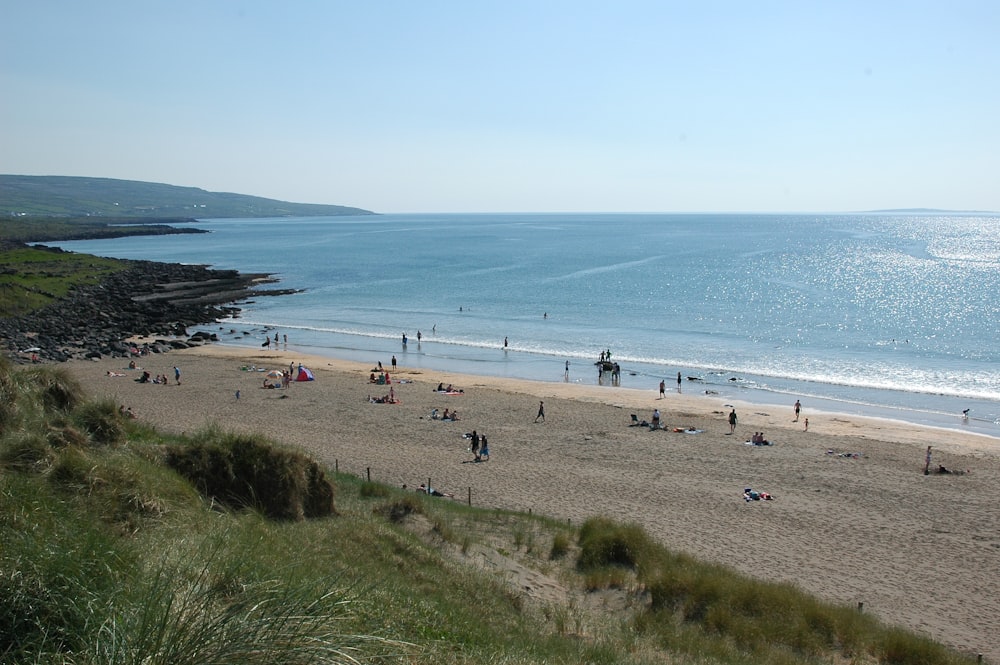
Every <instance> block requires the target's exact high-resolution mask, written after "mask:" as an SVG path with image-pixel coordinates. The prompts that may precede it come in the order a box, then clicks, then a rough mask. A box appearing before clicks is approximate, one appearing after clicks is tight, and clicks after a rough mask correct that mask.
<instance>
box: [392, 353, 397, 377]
mask: <svg viewBox="0 0 1000 665" xmlns="http://www.w3.org/2000/svg"><path fill="white" fill-rule="evenodd" d="M392 373H393V374H395V373H396V356H393V357H392Z"/></svg>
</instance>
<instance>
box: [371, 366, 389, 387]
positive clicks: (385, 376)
mask: <svg viewBox="0 0 1000 665" xmlns="http://www.w3.org/2000/svg"><path fill="white" fill-rule="evenodd" d="M379 364H381V363H379ZM368 383H377V384H378V385H380V386H386V385H389V384H390V383H392V379H391V378H390V377H389V372H382V371H380V372H379V373H378V376H375V372H372V373H371V374H369V375H368Z"/></svg>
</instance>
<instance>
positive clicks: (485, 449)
mask: <svg viewBox="0 0 1000 665" xmlns="http://www.w3.org/2000/svg"><path fill="white" fill-rule="evenodd" d="M466 436H467V437H468V438H469V439H471V441H472V442H471V443H470V445H469V452H471V453H472V455H473V457H474V459H473V460H472V461H473V462H486V461H488V460H489V459H490V446H489V443H488V442H487V441H486V435H485V434H479V433H477V432H476V430H472V434H466Z"/></svg>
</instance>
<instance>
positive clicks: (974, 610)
mask: <svg viewBox="0 0 1000 665" xmlns="http://www.w3.org/2000/svg"><path fill="white" fill-rule="evenodd" d="M299 361H302V362H305V363H306V364H307V366H308V367H309V368H310V369H312V370H313V371H314V373H315V375H316V381H314V382H310V383H293V384H292V386H291V387H290V388H289V389H288V390H287V391H284V390H264V389H262V388H260V385H261V383H262V381H263V374H262V373H260V372H255V371H243V370H241V369H240V368H241V366H243V365H250V364H253V365H256V366H258V367H267V368H269V369H271V368H287V367H288V365H289V363H290V362H294V363H298V362H299ZM383 362H384V360H383ZM140 364H142V365H143V366H145V367H146V368H147V369H148V370H150V371H151V372H152V373H153V374H154V375H155V374H161V373H165V374H167V376H168V377H170V382H171V385H167V386H158V385H142V384H137V383H135V382H134V381H132V380H131V378H132V376H134V374H135V373H134V372H126V373H128V374H129V376H127V377H117V378H112V377H108V376H107V371H108V370H115V371H122V366H123V365H124V363H123V362H122V361H121V360H120V359H117V360H101V361H96V362H91V361H76V362H73V363H68V364H67V367H68V368H69V370H70V371H71V372H72V373H73V374H75V375H76V376H78V377H79V378H80V379H82V380H83V381H84V382H85V383H86V385H88V386H90V387H91V388H92V389H93V391H94V393H95V395H97V396H105V395H106V396H109V397H110V398H111V399H113V400H115V401H116V402H117V403H120V404H123V405H127V406H130V407H132V408H133V409H134V410H135V411H136V412H137V414H138V415H139V417H140V418H142V419H144V420H147V421H149V422H151V423H153V424H155V425H156V426H158V427H160V428H163V429H165V430H171V431H177V432H180V431H188V432H190V431H193V430H195V429H197V428H199V427H202V426H204V425H206V424H208V423H217V424H219V425H222V426H223V427H225V428H226V429H230V430H247V431H254V432H259V433H262V434H264V435H266V436H268V437H270V438H273V439H274V440H277V441H282V442H286V443H290V444H294V445H296V446H300V447H301V448H304V449H305V450H307V451H308V452H309V453H311V454H312V455H314V456H315V457H316V458H317V459H320V460H322V461H324V462H325V463H327V464H329V465H330V466H331V467H332V466H334V465H336V466H337V467H338V468H339V470H340V471H346V472H351V473H357V474H359V475H364V474H366V473H368V472H369V471H370V473H371V476H372V479H373V480H378V481H382V482H386V483H389V484H394V485H400V484H403V483H407V484H410V485H416V484H419V483H420V482H425V481H427V479H428V478H430V479H431V480H432V482H433V483H434V485H435V486H438V487H441V488H442V489H445V490H448V491H452V492H455V493H456V494H457V495H458V496H459V497H461V498H463V499H464V498H466V497H467V495H468V493H469V491H470V488H471V496H472V501H473V503H474V504H476V505H480V506H489V507H500V508H510V509H518V510H528V509H531V510H532V511H534V512H536V513H543V514H547V515H551V516H553V517H559V518H564V519H572V520H573V521H574V522H577V523H578V522H580V521H582V520H583V519H585V518H586V517H588V516H591V515H595V514H604V515H608V516H611V517H613V518H616V519H619V520H622V521H629V522H637V523H639V524H641V525H642V526H643V527H644V528H645V529H646V530H647V531H648V532H649V533H650V534H652V535H653V536H654V537H655V538H657V539H659V540H660V541H662V542H664V543H665V544H667V545H669V546H670V547H672V548H675V549H677V550H682V551H687V552H690V553H692V554H694V555H697V556H699V557H701V558H704V559H708V560H711V561H716V562H720V563H725V564H728V565H730V566H733V567H735V568H737V569H739V570H741V571H743V572H745V573H748V574H751V575H754V576H757V577H760V578H765V579H769V580H781V581H788V582H794V583H796V584H798V585H799V586H801V587H802V588H804V589H806V590H808V591H810V592H813V593H815V594H818V595H819V596H821V597H824V598H826V599H829V600H833V601H837V602H843V603H847V604H850V605H852V606H854V605H856V604H857V603H859V602H863V603H864V608H865V611H866V612H871V613H875V614H877V615H878V616H879V617H881V618H883V619H884V620H886V621H889V622H894V623H899V624H902V625H905V626H907V627H909V628H912V629H916V630H918V631H921V632H923V633H925V634H927V635H929V636H931V637H933V638H935V639H938V640H941V641H943V642H945V643H947V644H950V645H952V646H955V647H958V648H960V649H963V650H966V651H969V652H972V653H983V654H984V656H985V657H986V658H987V659H989V660H990V661H993V662H1000V502H998V499H997V490H998V488H1000V440H997V439H993V438H989V437H980V436H975V435H969V434H963V433H960V432H946V431H944V430H938V429H932V428H921V427H916V426H910V425H906V424H903V423H897V422H893V421H884V420H874V419H862V418H857V417H853V416H844V415H836V414H824V413H817V412H812V411H810V409H809V408H808V405H804V409H803V414H802V415H803V417H808V418H809V419H810V426H809V431H808V432H804V431H803V429H802V423H793V422H792V418H793V414H792V410H791V405H788V406H782V407H773V406H770V407H769V406H761V405H749V404H740V403H735V407H736V410H737V413H738V414H739V416H740V424H739V426H738V428H737V432H736V435H733V436H730V435H729V434H728V431H729V426H728V424H727V423H726V422H725V414H727V413H728V411H729V409H728V408H727V407H725V406H724V405H723V404H722V403H721V401H720V400H719V399H718V398H713V397H710V396H704V395H690V396H689V395H677V394H676V393H668V394H667V397H666V399H663V400H659V399H657V396H658V393H657V390H656V388H655V386H650V390H648V391H642V390H630V389H620V388H608V387H599V386H578V385H573V384H549V383H536V382H529V381H517V380H509V379H497V378H483V377H471V376H460V375H449V374H446V373H436V372H435V373H431V372H427V373H421V372H412V373H411V372H409V371H407V370H406V369H405V368H401V369H400V371H399V373H398V375H394V376H393V379H394V381H393V389H394V391H395V393H396V395H397V397H399V398H400V399H401V400H402V403H401V404H397V405H383V404H369V403H368V402H367V397H368V395H369V394H375V395H380V394H384V393H386V392H388V389H387V387H385V386H372V385H370V384H369V383H368V375H369V370H370V369H371V368H370V367H368V366H361V365H357V364H352V363H345V362H340V361H334V362H331V361H330V360H329V359H325V358H324V359H320V358H306V357H305V356H301V355H295V354H292V353H289V352H278V351H271V352H267V353H260V352H255V351H252V350H251V351H246V350H241V349H236V348H233V347H223V346H219V345H215V346H206V347H202V348H199V349H191V350H185V351H174V352H171V353H169V354H165V355H159V356H156V355H154V356H151V357H148V358H143V359H141V361H140ZM174 365H178V366H179V367H180V368H181V371H182V377H181V379H182V384H181V385H180V386H177V385H174V382H173V370H172V367H173V366H174ZM398 379H403V380H408V381H411V382H410V383H402V384H400V383H398V382H397V380H398ZM441 381H443V382H445V383H446V384H447V383H449V382H451V383H454V384H455V385H456V386H459V387H461V388H463V389H464V390H465V394H464V395H462V396H455V397H445V396H441V395H439V394H437V393H435V392H433V388H434V387H436V386H437V384H438V382H441ZM237 389H239V390H240V392H241V397H240V399H239V400H237V399H236V397H235V392H236V390H237ZM539 399H544V400H545V406H546V417H547V420H546V422H544V423H537V424H535V423H533V419H534V417H535V413H536V411H537V407H538V401H539ZM435 407H436V408H438V409H441V410H443V409H444V408H445V407H449V408H457V409H458V410H459V413H460V415H461V418H462V420H461V421H460V422H456V423H448V422H441V421H435V420H430V419H429V417H428V414H429V413H430V410H431V409H432V408H435ZM656 407H659V408H660V410H661V412H662V413H663V417H664V421H665V423H666V424H667V425H668V426H669V427H671V428H673V427H675V426H688V425H694V426H695V427H697V428H700V429H703V430H704V432H702V433H700V434H694V435H692V434H683V433H675V432H672V431H669V432H667V431H650V430H649V429H648V428H643V427H629V426H628V421H629V415H630V414H631V413H635V414H637V415H638V416H639V417H640V418H644V419H649V418H650V415H651V413H652V410H653V409H654V408H656ZM473 429H476V430H478V431H479V432H481V433H482V432H485V433H486V434H487V435H488V436H489V441H490V449H491V452H492V459H491V460H490V461H489V462H488V463H483V464H473V463H468V460H470V459H471V454H470V453H468V452H467V451H466V447H467V441H466V440H465V439H464V438H463V437H462V434H463V433H465V432H467V431H471V430H473ZM756 430H762V431H764V432H765V433H766V435H767V436H768V438H769V439H771V440H772V441H775V442H776V445H774V446H768V447H756V446H748V445H744V443H743V442H744V441H745V440H747V439H748V438H749V435H750V433H752V432H753V431H756ZM928 445H933V446H934V458H933V464H934V468H936V465H937V464H943V465H945V466H946V467H948V468H950V469H956V470H966V469H967V470H969V471H970V473H967V474H964V475H938V474H931V475H929V476H924V475H923V473H922V468H923V462H924V452H925V450H926V447H927V446H928ZM828 450H833V451H835V452H836V453H840V452H844V453H854V452H856V453H860V454H861V455H862V456H861V457H859V458H852V457H842V456H839V455H837V454H830V453H828V452H827V451H828ZM747 486H749V487H754V488H755V489H760V490H764V491H767V492H770V493H772V494H773V495H774V496H775V497H776V500H774V501H771V502H751V503H746V502H744V501H743V499H742V496H741V494H742V489H743V488H744V487H747Z"/></svg>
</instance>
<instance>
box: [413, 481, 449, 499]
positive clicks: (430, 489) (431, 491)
mask: <svg viewBox="0 0 1000 665" xmlns="http://www.w3.org/2000/svg"><path fill="white" fill-rule="evenodd" d="M417 491H418V492H424V493H425V494H430V495H431V496H446V497H448V498H449V499H454V498H455V495H454V494H451V493H449V492H440V491H438V490H436V489H434V488H433V487H425V486H424V484H423V483H420V487H418V488H417Z"/></svg>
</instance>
